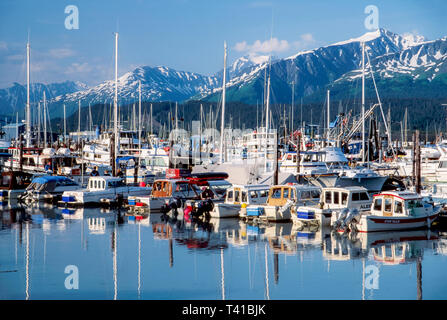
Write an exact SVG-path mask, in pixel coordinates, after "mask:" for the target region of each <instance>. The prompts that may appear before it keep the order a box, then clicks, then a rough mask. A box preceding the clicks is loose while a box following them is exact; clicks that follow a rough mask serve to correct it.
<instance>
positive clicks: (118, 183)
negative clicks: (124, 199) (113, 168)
mask: <svg viewBox="0 0 447 320" xmlns="http://www.w3.org/2000/svg"><path fill="white" fill-rule="evenodd" d="M118 187H126V184H125V183H124V182H123V179H122V178H119V177H109V176H97V177H90V178H89V179H88V184H87V189H88V190H89V191H99V190H105V189H113V188H118Z"/></svg>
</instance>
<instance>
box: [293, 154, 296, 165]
mask: <svg viewBox="0 0 447 320" xmlns="http://www.w3.org/2000/svg"><path fill="white" fill-rule="evenodd" d="M293 162H294V163H296V155H294V156H293Z"/></svg>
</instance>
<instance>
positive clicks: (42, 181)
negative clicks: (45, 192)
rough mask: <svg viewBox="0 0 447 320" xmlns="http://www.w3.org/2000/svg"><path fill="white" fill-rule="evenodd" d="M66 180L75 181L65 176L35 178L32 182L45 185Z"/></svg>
mask: <svg viewBox="0 0 447 320" xmlns="http://www.w3.org/2000/svg"><path fill="white" fill-rule="evenodd" d="M66 180H69V181H73V180H71V179H70V178H68V177H65V176H42V177H37V178H34V179H33V181H32V182H33V183H34V182H36V183H40V184H45V183H48V182H51V181H66Z"/></svg>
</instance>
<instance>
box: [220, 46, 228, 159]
mask: <svg viewBox="0 0 447 320" xmlns="http://www.w3.org/2000/svg"><path fill="white" fill-rule="evenodd" d="M226 68H227V42H226V41H224V69H223V85H222V119H221V123H220V163H221V164H222V163H223V162H224V161H225V151H224V150H225V148H224V130H225V87H226V74H227V72H226V71H227V70H226Z"/></svg>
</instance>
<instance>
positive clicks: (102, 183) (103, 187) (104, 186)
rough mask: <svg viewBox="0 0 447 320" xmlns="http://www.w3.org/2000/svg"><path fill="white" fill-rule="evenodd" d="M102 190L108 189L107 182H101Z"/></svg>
mask: <svg viewBox="0 0 447 320" xmlns="http://www.w3.org/2000/svg"><path fill="white" fill-rule="evenodd" d="M101 185H102V189H105V188H106V182H105V181H104V180H102V181H101Z"/></svg>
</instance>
